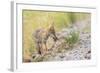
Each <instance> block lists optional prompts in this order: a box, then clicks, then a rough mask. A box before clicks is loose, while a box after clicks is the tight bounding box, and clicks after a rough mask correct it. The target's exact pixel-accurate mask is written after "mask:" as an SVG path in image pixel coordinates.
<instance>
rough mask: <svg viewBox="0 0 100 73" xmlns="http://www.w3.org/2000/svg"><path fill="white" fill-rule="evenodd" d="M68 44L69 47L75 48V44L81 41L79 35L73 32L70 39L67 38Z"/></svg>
mask: <svg viewBox="0 0 100 73" xmlns="http://www.w3.org/2000/svg"><path fill="white" fill-rule="evenodd" d="M65 40H66V42H67V43H68V45H69V47H73V45H74V44H75V43H77V42H78V40H79V33H78V32H75V31H72V32H71V33H70V35H69V36H68V37H66V38H65Z"/></svg>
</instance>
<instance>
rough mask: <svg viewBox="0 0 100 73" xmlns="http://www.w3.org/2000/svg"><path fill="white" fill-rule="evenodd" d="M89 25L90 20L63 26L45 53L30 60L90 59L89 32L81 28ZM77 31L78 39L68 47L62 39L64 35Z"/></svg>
mask: <svg viewBox="0 0 100 73" xmlns="http://www.w3.org/2000/svg"><path fill="white" fill-rule="evenodd" d="M86 27H90V20H85V21H81V22H77V23H75V24H74V26H71V27H70V28H64V29H62V31H60V32H57V33H56V34H57V37H58V38H59V40H58V41H57V42H56V43H55V44H54V46H53V47H52V48H51V49H49V51H48V53H47V54H46V55H43V56H40V55H38V54H37V55H36V57H33V58H32V61H64V60H85V59H87V60H88V59H91V33H90V32H84V31H83V29H84V28H86ZM73 30H74V31H77V32H79V40H78V42H77V43H76V44H75V45H74V46H73V47H70V48H68V45H67V43H65V41H64V39H63V38H64V37H66V36H67V35H69V33H70V32H71V31H73Z"/></svg>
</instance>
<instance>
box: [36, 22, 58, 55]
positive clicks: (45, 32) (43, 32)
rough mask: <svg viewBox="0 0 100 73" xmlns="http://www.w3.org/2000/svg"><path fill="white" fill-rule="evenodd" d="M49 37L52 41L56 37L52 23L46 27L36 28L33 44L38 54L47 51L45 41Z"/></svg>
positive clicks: (55, 39)
mask: <svg viewBox="0 0 100 73" xmlns="http://www.w3.org/2000/svg"><path fill="white" fill-rule="evenodd" d="M49 37H52V38H53V40H54V42H56V41H57V39H58V38H57V36H56V33H55V28H54V25H53V24H51V25H50V26H49V27H48V29H37V30H36V31H35V32H34V39H35V45H36V49H37V50H38V54H41V55H42V54H44V53H46V52H47V51H48V48H47V45H46V43H47V40H48V38H49Z"/></svg>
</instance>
